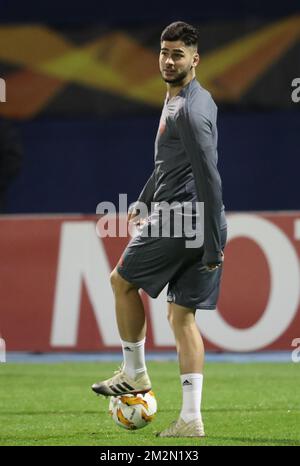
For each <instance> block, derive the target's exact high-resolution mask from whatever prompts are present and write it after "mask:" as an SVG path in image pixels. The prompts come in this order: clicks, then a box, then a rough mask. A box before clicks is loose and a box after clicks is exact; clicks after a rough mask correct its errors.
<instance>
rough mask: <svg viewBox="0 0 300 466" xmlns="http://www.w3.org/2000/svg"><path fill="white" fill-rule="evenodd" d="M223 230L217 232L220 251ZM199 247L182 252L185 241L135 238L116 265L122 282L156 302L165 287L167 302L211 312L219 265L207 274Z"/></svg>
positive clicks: (223, 237)
mask: <svg viewBox="0 0 300 466" xmlns="http://www.w3.org/2000/svg"><path fill="white" fill-rule="evenodd" d="M226 239H227V228H222V229H221V241H222V249H224V248H225V244H226ZM202 256H203V247H201V248H198V249H193V248H186V239H185V238H163V237H157V238H151V237H143V236H140V235H139V236H137V237H135V238H133V239H132V240H131V241H130V242H129V244H128V246H127V247H126V249H125V251H124V253H123V254H122V256H121V259H120V261H119V263H118V265H117V271H118V272H119V274H120V275H121V277H122V278H124V279H125V280H127V281H128V282H130V283H132V284H133V285H135V286H136V287H137V288H142V289H143V290H144V291H145V292H146V293H147V294H148V295H149V296H151V297H152V298H156V297H157V296H158V295H159V294H160V292H161V291H162V290H163V289H164V287H165V286H166V285H167V284H168V292H167V295H168V298H167V300H168V302H173V303H176V304H178V305H181V306H184V307H188V308H191V309H215V308H216V305H217V301H218V297H219V292H220V282H221V276H222V269H223V265H222V266H221V267H219V268H218V269H216V270H214V271H212V272H208V271H207V270H206V267H204V266H203V263H202Z"/></svg>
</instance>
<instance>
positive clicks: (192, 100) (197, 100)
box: [185, 79, 217, 110]
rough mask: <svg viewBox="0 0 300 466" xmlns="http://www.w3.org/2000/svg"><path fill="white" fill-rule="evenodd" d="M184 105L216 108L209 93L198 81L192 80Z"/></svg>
mask: <svg viewBox="0 0 300 466" xmlns="http://www.w3.org/2000/svg"><path fill="white" fill-rule="evenodd" d="M185 103H186V105H187V106H190V107H191V108H197V109H199V108H201V109H203V110H205V109H208V108H209V109H211V108H217V106H216V104H215V101H214V99H213V97H212V95H211V93H210V92H209V91H208V90H207V89H205V88H204V87H202V86H201V84H200V83H199V81H197V80H196V79H194V80H193V82H192V83H191V86H190V88H189V92H188V93H187V95H186V102H185Z"/></svg>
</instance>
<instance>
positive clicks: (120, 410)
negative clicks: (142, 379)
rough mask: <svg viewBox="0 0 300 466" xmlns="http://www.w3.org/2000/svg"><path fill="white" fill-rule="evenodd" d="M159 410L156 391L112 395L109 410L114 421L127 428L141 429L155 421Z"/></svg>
mask: <svg viewBox="0 0 300 466" xmlns="http://www.w3.org/2000/svg"><path fill="white" fill-rule="evenodd" d="M156 411H157V402H156V398H155V395H154V393H153V392H152V391H151V390H150V391H149V392H147V393H144V394H142V393H138V394H137V395H129V394H128V395H121V396H112V397H111V398H110V401H109V408H108V412H109V414H110V415H111V417H112V419H113V421H114V422H115V423H116V424H117V425H118V426H120V427H123V428H124V429H127V430H134V429H141V428H142V427H145V426H147V425H148V424H149V423H150V422H151V421H153V419H154V417H155V414H156Z"/></svg>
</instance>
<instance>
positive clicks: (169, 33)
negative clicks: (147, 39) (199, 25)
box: [160, 21, 199, 47]
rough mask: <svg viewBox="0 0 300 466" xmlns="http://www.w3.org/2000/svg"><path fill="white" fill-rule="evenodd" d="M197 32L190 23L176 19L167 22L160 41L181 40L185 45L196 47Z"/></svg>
mask: <svg viewBox="0 0 300 466" xmlns="http://www.w3.org/2000/svg"><path fill="white" fill-rule="evenodd" d="M198 39H199V32H198V30H197V29H196V28H195V27H194V26H191V24H188V23H184V22H183V21H176V22H175V23H171V24H169V26H167V27H166V28H165V29H164V30H163V32H162V34H161V37H160V41H161V42H162V41H163V40H170V41H175V40H181V41H182V42H184V44H185V45H194V46H195V47H198Z"/></svg>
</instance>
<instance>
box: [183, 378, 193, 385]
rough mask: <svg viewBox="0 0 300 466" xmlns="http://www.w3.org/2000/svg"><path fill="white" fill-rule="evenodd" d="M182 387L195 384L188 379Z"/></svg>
mask: <svg viewBox="0 0 300 466" xmlns="http://www.w3.org/2000/svg"><path fill="white" fill-rule="evenodd" d="M182 385H193V384H192V382H190V381H189V380H187V379H186V380H185V381H184V382H182Z"/></svg>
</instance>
